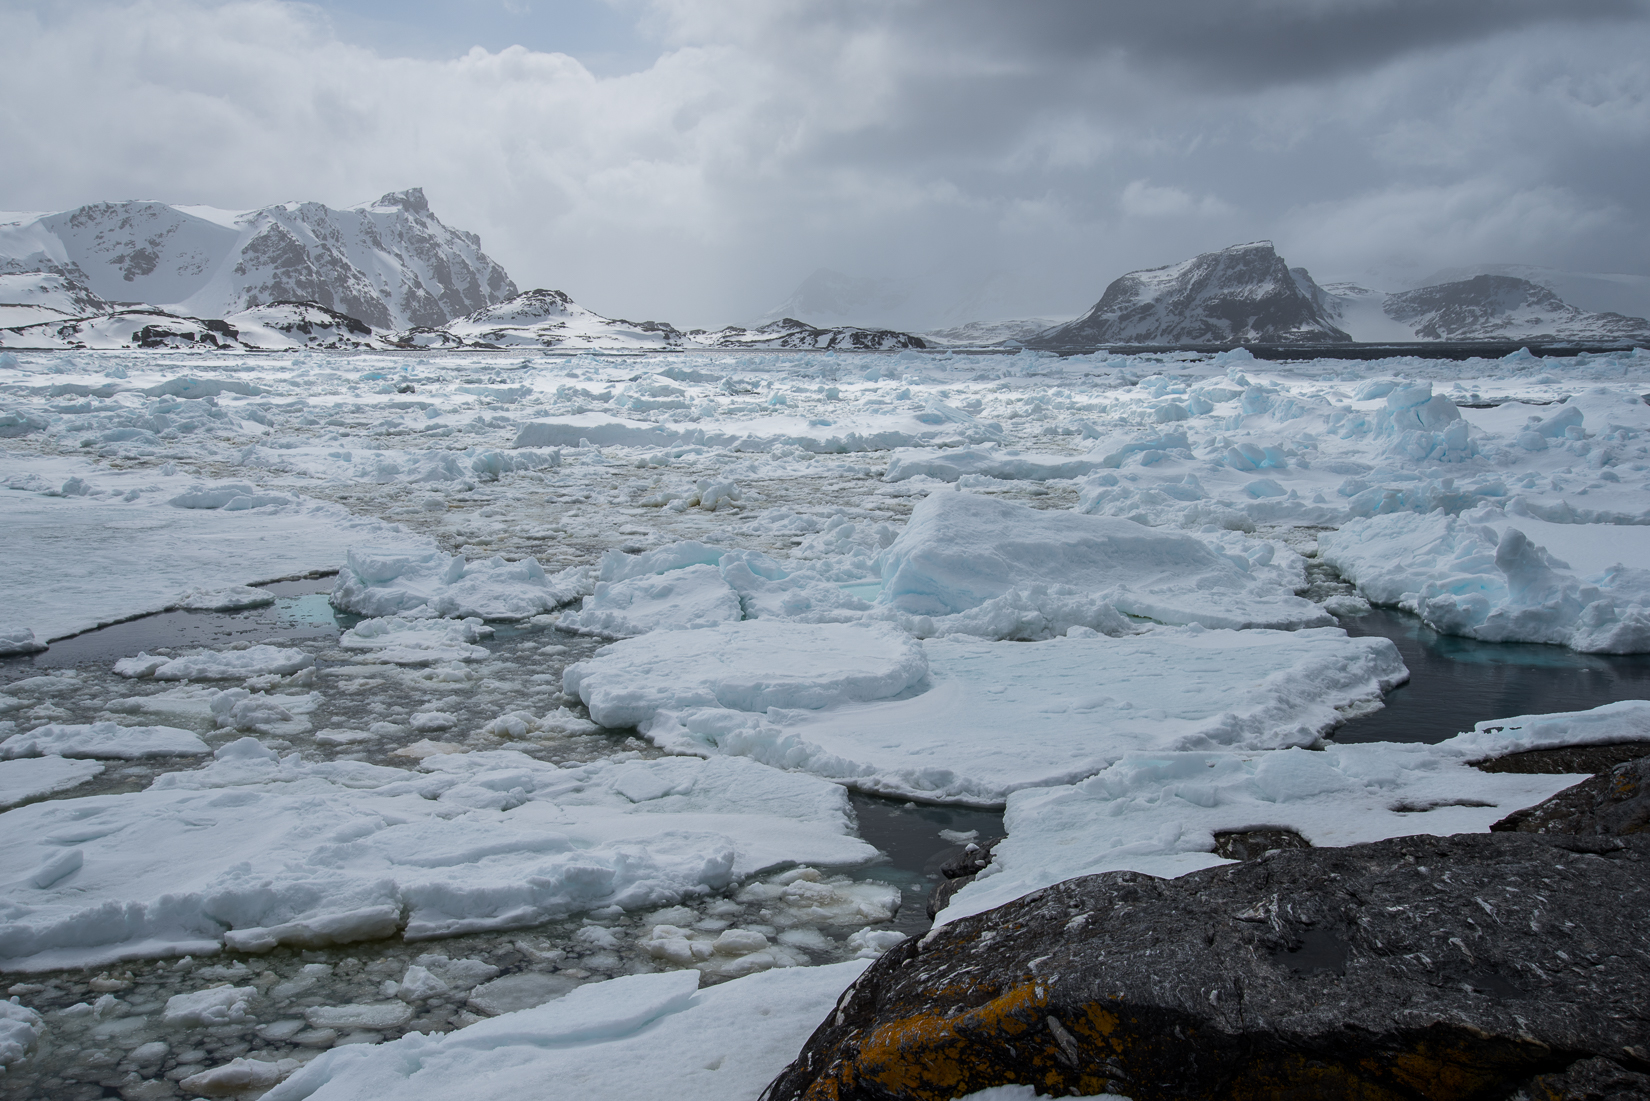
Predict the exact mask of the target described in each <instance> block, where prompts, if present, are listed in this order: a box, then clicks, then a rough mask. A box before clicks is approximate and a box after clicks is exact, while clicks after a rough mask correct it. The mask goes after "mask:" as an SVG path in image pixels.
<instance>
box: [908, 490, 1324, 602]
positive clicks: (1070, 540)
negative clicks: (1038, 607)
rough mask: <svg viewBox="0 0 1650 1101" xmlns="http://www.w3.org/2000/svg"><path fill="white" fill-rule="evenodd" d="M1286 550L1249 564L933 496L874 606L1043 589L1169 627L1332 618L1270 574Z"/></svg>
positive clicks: (1174, 542)
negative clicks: (1059, 588)
mask: <svg viewBox="0 0 1650 1101" xmlns="http://www.w3.org/2000/svg"><path fill="white" fill-rule="evenodd" d="M1277 553H1279V552H1278V551H1277V550H1276V548H1272V549H1271V551H1270V552H1269V553H1267V554H1266V555H1265V561H1251V560H1250V559H1249V558H1247V557H1240V556H1236V555H1225V554H1221V553H1220V552H1219V551H1218V550H1217V549H1215V548H1214V547H1212V546H1210V544H1209V543H1207V542H1205V541H1204V540H1203V539H1200V538H1198V537H1197V536H1195V535H1189V534H1185V533H1182V532H1166V531H1161V530H1157V529H1153V528H1148V527H1144V526H1143V525H1140V524H1137V523H1135V522H1134V521H1132V520H1123V519H1116V518H1112V517H1100V516H1083V515H1079V514H1076V513H1072V512H1063V511H1054V510H1039V509H1033V508H1028V507H1026V506H1024V505H1018V504H1014V503H1012V502H1007V501H998V500H993V499H991V498H988V497H984V496H981V495H978V494H973V493H934V494H930V495H929V496H928V497H927V498H926V499H925V500H923V502H922V503H921V504H919V505H917V507H916V509H915V510H913V511H912V513H911V519H910V522H909V523H907V525H906V527H905V530H904V532H902V533H901V534H900V537H899V538H898V539H897V540H895V542H894V545H893V546H892V547H890V548H888V551H887V553H886V554H885V556H884V558H883V566H882V592H881V594H880V595H879V596H878V597H877V601H878V603H879V604H882V605H885V606H888V607H892V608H896V609H898V610H900V611H903V612H907V613H910V614H912V615H928V616H934V615H954V614H956V613H958V612H965V611H968V610H969V609H971V608H975V607H977V606H979V605H980V604H982V603H984V602H985V601H987V600H990V599H992V598H993V597H998V596H1002V595H1003V594H1004V593H1006V592H1008V591H1009V590H1010V589H1012V588H1015V587H1016V586H1020V585H1025V584H1033V583H1040V584H1043V585H1068V586H1072V587H1074V588H1078V589H1083V590H1087V591H1090V592H1094V593H1097V594H1100V595H1101V596H1103V598H1104V599H1105V600H1106V601H1107V602H1108V603H1110V604H1112V605H1113V606H1115V607H1116V608H1117V609H1118V610H1119V611H1122V612H1125V613H1128V614H1130V615H1136V616H1144V617H1146V618H1149V619H1155V620H1159V621H1161V622H1164V623H1172V624H1186V623H1199V624H1202V625H1203V626H1205V627H1231V628H1243V627H1279V628H1293V627H1317V626H1323V625H1324V624H1327V623H1329V622H1330V617H1329V615H1328V614H1327V613H1326V612H1324V610H1323V609H1322V608H1319V607H1318V606H1317V605H1315V604H1313V603H1312V602H1310V601H1308V600H1303V599H1301V598H1300V597H1298V596H1295V595H1294V593H1293V591H1292V589H1291V588H1290V587H1288V586H1287V585H1286V584H1284V581H1285V579H1286V578H1288V575H1287V574H1285V573H1284V572H1283V571H1282V570H1281V569H1271V568H1270V567H1271V565H1272V559H1273V557H1274V555H1276V554H1277ZM1281 553H1282V554H1284V555H1290V556H1292V555H1293V552H1291V551H1288V550H1284V551H1282V552H1281ZM1301 584H1302V585H1303V587H1304V582H1301Z"/></svg>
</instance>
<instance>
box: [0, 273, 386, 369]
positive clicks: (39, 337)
mask: <svg viewBox="0 0 1650 1101" xmlns="http://www.w3.org/2000/svg"><path fill="white" fill-rule="evenodd" d="M54 278H55V277H54ZM7 308H8V307H5V306H0V313H4V312H5V310H6V309H7ZM393 346H394V345H393V344H391V342H390V341H389V340H388V339H386V337H385V336H384V335H383V334H380V333H376V332H374V331H373V330H372V328H371V327H370V326H367V325H365V324H363V323H362V322H360V321H357V320H356V319H355V318H353V317H349V316H347V315H345V314H341V313H338V312H337V311H336V310H329V309H327V308H326V307H325V306H318V305H316V304H315V303H313V302H276V303H272V304H270V305H268V306H253V307H251V308H250V309H245V310H240V311H237V312H236V313H232V314H230V315H229V316H228V317H224V318H199V317H188V316H184V315H182V314H176V313H172V312H170V311H167V310H162V309H159V308H157V307H155V306H129V307H128V306H120V307H111V308H109V309H107V310H104V311H102V312H98V313H93V314H90V315H84V316H76V317H70V316H68V315H66V314H59V315H58V316H56V317H53V318H50V319H47V320H35V321H33V322H32V323H26V324H22V325H15V326H9V327H0V348H17V349H24V348H46V349H54V350H70V349H76V348H94V349H105V350H107V349H118V348H217V349H222V350H230V351H234V350H242V351H259V352H268V351H285V350H288V349H293V348H314V349H328V350H335V351H336V350H351V349H360V348H385V347H393Z"/></svg>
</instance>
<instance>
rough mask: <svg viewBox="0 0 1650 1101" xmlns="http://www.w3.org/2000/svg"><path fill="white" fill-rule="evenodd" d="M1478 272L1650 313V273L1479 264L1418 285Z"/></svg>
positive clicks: (1594, 306)
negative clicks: (1618, 272) (1638, 273)
mask: <svg viewBox="0 0 1650 1101" xmlns="http://www.w3.org/2000/svg"><path fill="white" fill-rule="evenodd" d="M1475 275H1509V276H1511V277H1512V278H1514V279H1527V280H1529V281H1530V282H1531V283H1535V284H1537V285H1538V286H1542V287H1546V288H1547V289H1548V290H1550V291H1552V292H1553V293H1554V294H1556V295H1558V296H1559V297H1560V298H1562V299H1563V300H1564V301H1566V302H1568V303H1569V304H1570V305H1572V306H1577V307H1579V308H1581V309H1583V310H1587V311H1589V312H1592V313H1619V314H1622V315H1624V316H1627V317H1650V275H1622V274H1610V273H1606V272H1587V271H1565V270H1562V269H1560V268H1543V267H1537V266H1535V265H1533V264H1478V265H1476V266H1471V267H1459V268H1445V269H1443V270H1442V271H1435V272H1433V273H1432V274H1431V275H1429V276H1427V277H1426V278H1425V279H1422V280H1420V281H1419V282H1416V283H1412V284H1410V286H1411V287H1412V288H1415V287H1433V286H1437V285H1438V284H1440V283H1459V282H1461V281H1462V280H1465V279H1471V278H1472V277H1473V276H1475Z"/></svg>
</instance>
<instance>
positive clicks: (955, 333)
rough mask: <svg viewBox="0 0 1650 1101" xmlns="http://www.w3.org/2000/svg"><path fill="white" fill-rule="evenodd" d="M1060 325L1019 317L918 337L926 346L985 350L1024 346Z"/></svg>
mask: <svg viewBox="0 0 1650 1101" xmlns="http://www.w3.org/2000/svg"><path fill="white" fill-rule="evenodd" d="M1059 324H1061V322H1059V321H1056V320H1055V319H1054V318H1052V317H1022V318H1016V319H1014V320H1011V321H970V322H968V323H967V324H966V325H953V326H951V327H950V328H948V329H931V330H929V331H928V332H925V333H921V334H919V335H921V337H922V338H923V340H925V341H927V342H928V343H929V344H938V345H942V346H945V347H969V348H984V347H990V346H991V345H994V344H1003V343H1006V342H1008V341H1011V340H1012V341H1015V342H1016V343H1022V344H1023V343H1024V342H1025V341H1027V340H1030V339H1031V338H1032V337H1034V336H1036V335H1037V334H1038V333H1040V332H1043V331H1044V330H1046V329H1051V328H1053V327H1054V326H1056V325H1059Z"/></svg>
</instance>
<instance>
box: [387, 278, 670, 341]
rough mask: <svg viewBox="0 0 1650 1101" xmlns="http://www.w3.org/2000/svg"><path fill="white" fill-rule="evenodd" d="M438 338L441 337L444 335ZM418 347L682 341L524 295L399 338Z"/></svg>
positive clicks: (554, 297)
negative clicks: (438, 326)
mask: <svg viewBox="0 0 1650 1101" xmlns="http://www.w3.org/2000/svg"><path fill="white" fill-rule="evenodd" d="M442 334H445V335H444V336H443V335H442ZM398 339H399V340H400V341H402V342H403V343H408V344H415V345H419V346H422V347H457V346H458V345H459V344H466V345H469V346H471V347H478V348H519V347H533V348H646V349H650V350H654V351H657V350H660V349H665V348H677V347H680V346H681V345H682V343H683V342H684V340H685V339H686V338H685V336H684V335H683V334H682V333H681V332H680V331H679V330H677V329H676V327H675V326H673V325H670V324H667V323H665V322H662V321H626V320H624V319H622V318H611V317H603V316H602V315H601V314H599V313H596V312H595V311H593V310H587V309H585V308H584V307H583V306H581V305H579V304H578V303H577V302H575V301H573V300H572V299H571V298H569V297H568V296H567V295H566V294H564V293H563V292H561V291H553V290H545V289H543V288H539V289H538V290H531V291H524V292H522V293H521V294H517V295H514V296H513V297H510V298H508V299H506V300H504V301H502V302H498V303H495V304H493V305H490V306H485V307H483V308H481V309H479V310H476V311H475V312H474V313H472V314H470V315H469V316H467V317H461V318H459V319H458V320H457V321H454V322H452V323H451V324H449V325H445V326H441V327H440V331H439V332H437V331H436V330H435V328H434V327H428V328H419V329H414V330H412V331H409V332H405V333H402V334H400V335H399V337H398Z"/></svg>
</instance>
